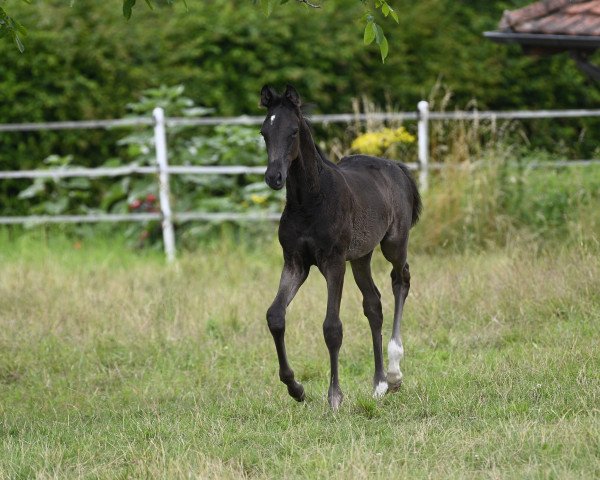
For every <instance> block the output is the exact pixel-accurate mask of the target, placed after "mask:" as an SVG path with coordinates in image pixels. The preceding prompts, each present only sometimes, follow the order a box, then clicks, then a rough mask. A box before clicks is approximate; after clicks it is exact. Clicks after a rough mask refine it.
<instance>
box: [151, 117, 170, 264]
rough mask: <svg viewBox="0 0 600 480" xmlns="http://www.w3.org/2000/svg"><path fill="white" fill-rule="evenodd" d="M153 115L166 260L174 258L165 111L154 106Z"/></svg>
mask: <svg viewBox="0 0 600 480" xmlns="http://www.w3.org/2000/svg"><path fill="white" fill-rule="evenodd" d="M152 115H153V116H154V122H155V123H154V146H155V148H156V163H157V164H158V182H159V198H160V209H161V211H162V233H163V243H164V247H165V254H166V256H167V261H168V262H172V261H173V260H175V233H174V230H173V213H172V212H171V200H170V189H169V171H168V168H169V162H168V159H167V132H166V129H165V111H164V110H163V109H162V108H160V107H156V108H155V109H154V111H153V112H152Z"/></svg>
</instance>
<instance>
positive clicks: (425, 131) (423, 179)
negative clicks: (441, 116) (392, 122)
mask: <svg viewBox="0 0 600 480" xmlns="http://www.w3.org/2000/svg"><path fill="white" fill-rule="evenodd" d="M417 108H418V109H419V126H418V139H419V186H420V187H421V191H423V192H426V191H427V189H428V188H429V103H428V102H426V101H425V100H421V101H420V102H419V103H418V104H417Z"/></svg>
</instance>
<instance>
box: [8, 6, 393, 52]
mask: <svg viewBox="0 0 600 480" xmlns="http://www.w3.org/2000/svg"><path fill="white" fill-rule="evenodd" d="M0 1H5V0H0ZM22 1H23V2H25V3H31V0H22ZM75 1H76V0H69V2H70V5H71V6H73V4H74V3H75ZM166 1H167V3H168V4H174V3H175V2H176V1H177V0H166ZM253 1H254V3H259V4H260V6H261V8H262V10H263V12H264V14H265V15H266V16H269V15H271V13H273V10H274V9H275V7H276V6H277V5H284V4H286V3H288V2H289V0H253ZM359 1H360V2H361V3H363V4H364V5H365V7H366V8H367V12H366V13H365V15H364V20H365V22H366V25H365V31H364V35H363V40H364V43H365V45H370V44H371V43H373V42H375V43H376V44H377V45H378V46H379V51H380V53H381V61H382V62H385V59H386V57H387V56H388V53H389V45H388V41H387V38H386V37H385V34H384V32H383V28H382V27H381V25H380V24H379V23H377V22H376V21H375V15H374V12H377V11H379V12H381V14H382V15H383V16H384V17H386V18H387V17H392V19H393V20H394V21H395V22H396V23H398V14H397V13H396V11H395V10H394V9H393V8H392V7H391V6H390V4H389V3H388V1H387V0H359ZM144 2H145V3H146V5H147V6H148V7H149V8H150V9H154V7H155V4H156V0H144ZM181 2H182V3H183V4H184V5H185V8H186V9H187V8H188V4H187V0H181ZM296 2H298V3H301V4H304V5H306V6H307V7H310V8H315V9H316V8H321V5H319V4H317V3H313V2H312V1H311V0H296ZM136 3H137V0H123V16H124V17H125V18H126V19H127V20H129V19H130V18H131V14H132V12H133V8H134V7H135V5H136ZM25 35H27V31H26V30H25V28H24V27H23V25H21V24H20V23H19V22H18V21H17V20H15V19H14V18H12V17H10V16H9V15H8V14H7V13H6V11H5V10H4V9H3V8H2V7H0V37H6V36H8V37H10V38H12V40H13V41H14V42H15V44H16V45H17V48H18V49H19V51H20V52H23V51H24V50H25V46H24V45H23V42H22V41H21V36H25Z"/></svg>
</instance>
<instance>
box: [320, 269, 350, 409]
mask: <svg viewBox="0 0 600 480" xmlns="http://www.w3.org/2000/svg"><path fill="white" fill-rule="evenodd" d="M345 271H346V263H345V262H344V260H343V259H342V260H340V261H338V262H335V263H333V262H328V264H327V265H324V266H323V267H322V268H321V272H322V273H323V276H324V277H325V280H326V281H327V313H326V315H325V322H323V335H324V337H325V343H326V344H327V348H328V349H329V359H330V361H331V380H330V382H329V392H328V393H327V400H328V401H329V405H330V406H331V408H332V409H333V410H337V409H338V408H339V407H340V405H341V403H342V400H343V398H344V395H343V394H342V390H341V389H340V383H339V377H338V354H339V351H340V347H341V346H342V338H343V330H342V322H341V320H340V302H341V300H342V288H343V286H344V273H345Z"/></svg>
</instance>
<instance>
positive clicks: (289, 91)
mask: <svg viewBox="0 0 600 480" xmlns="http://www.w3.org/2000/svg"><path fill="white" fill-rule="evenodd" d="M284 95H285V98H287V99H288V100H289V101H290V102H292V104H293V105H294V106H296V107H298V108H300V105H301V104H302V101H301V100H300V95H298V92H297V91H296V89H295V88H294V87H292V86H291V85H288V86H287V87H285V93H284Z"/></svg>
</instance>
